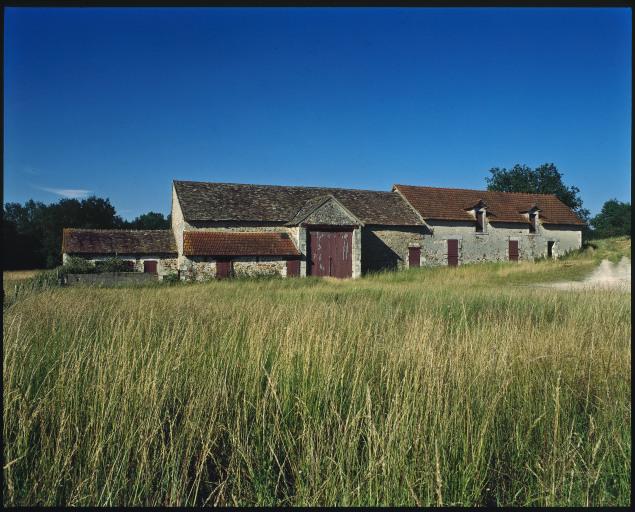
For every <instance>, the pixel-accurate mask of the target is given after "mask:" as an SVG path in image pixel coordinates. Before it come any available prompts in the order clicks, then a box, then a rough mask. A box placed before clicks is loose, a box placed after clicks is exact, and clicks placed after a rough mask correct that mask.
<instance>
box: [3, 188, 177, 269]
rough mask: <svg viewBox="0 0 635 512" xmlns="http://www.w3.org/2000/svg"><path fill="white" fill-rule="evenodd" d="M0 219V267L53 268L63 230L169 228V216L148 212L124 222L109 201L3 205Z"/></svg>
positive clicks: (58, 258) (93, 199) (90, 199)
mask: <svg viewBox="0 0 635 512" xmlns="http://www.w3.org/2000/svg"><path fill="white" fill-rule="evenodd" d="M2 213H3V219H2V242H3V248H4V249H3V251H2V268H3V269H6V270H8V269H11V270H18V269H33V268H53V267H56V266H58V265H60V264H61V262H62V254H61V251H62V230H63V229H64V228H87V229H168V228H169V227H170V223H171V219H170V215H168V216H167V217H164V216H163V214H162V213H156V212H148V213H145V214H143V215H140V216H138V217H137V218H135V219H134V220H132V221H127V220H125V219H123V218H122V217H121V216H119V215H117V212H116V211H115V207H114V206H113V205H112V204H110V200H108V199H103V198H100V197H95V196H91V197H88V198H86V199H82V200H79V199H60V200H59V201H58V202H57V203H51V204H44V203H42V202H40V201H33V200H29V201H26V202H25V203H24V204H20V203H6V204H5V205H4V209H3V212H2Z"/></svg>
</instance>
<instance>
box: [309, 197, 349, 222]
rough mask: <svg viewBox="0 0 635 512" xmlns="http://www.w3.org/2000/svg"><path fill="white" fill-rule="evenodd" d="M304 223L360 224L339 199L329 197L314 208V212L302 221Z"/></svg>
mask: <svg viewBox="0 0 635 512" xmlns="http://www.w3.org/2000/svg"><path fill="white" fill-rule="evenodd" d="M302 224H322V225H339V226H351V225H358V224H359V221H358V220H357V219H356V218H355V217H353V216H352V215H351V214H349V213H348V212H347V211H346V210H344V208H343V207H342V206H341V205H340V204H338V202H337V201H335V200H334V199H329V200H328V201H326V202H325V203H324V204H322V205H321V206H319V207H318V208H316V209H315V210H313V212H312V213H311V214H310V215H309V216H308V217H307V218H306V219H304V220H303V221H302Z"/></svg>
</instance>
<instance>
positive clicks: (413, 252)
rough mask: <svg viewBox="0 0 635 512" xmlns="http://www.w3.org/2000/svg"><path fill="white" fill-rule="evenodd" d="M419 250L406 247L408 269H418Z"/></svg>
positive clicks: (419, 260) (418, 248)
mask: <svg viewBox="0 0 635 512" xmlns="http://www.w3.org/2000/svg"><path fill="white" fill-rule="evenodd" d="M420 262H421V248H420V247H408V266H409V267H410V268H413V267H418V266H419V265H420V264H421V263H420Z"/></svg>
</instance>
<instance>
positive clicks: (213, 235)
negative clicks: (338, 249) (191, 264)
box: [183, 231, 300, 256]
mask: <svg viewBox="0 0 635 512" xmlns="http://www.w3.org/2000/svg"><path fill="white" fill-rule="evenodd" d="M183 254H184V255H185V256H300V252H299V251H298V250H297V249H296V247H295V245H294V244H293V241H292V240H291V239H290V238H289V235H288V234H287V233H263V232H241V233H237V232H226V231H223V232H217V231H213V232H212V231H184V232H183Z"/></svg>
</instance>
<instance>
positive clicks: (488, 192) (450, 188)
mask: <svg viewBox="0 0 635 512" xmlns="http://www.w3.org/2000/svg"><path fill="white" fill-rule="evenodd" d="M393 187H412V188H429V189H433V190H460V191H462V192H481V193H482V192H485V193H487V194H491V193H496V194H518V195H524V196H549V197H555V198H558V196H556V194H543V193H541V192H505V191H503V190H482V189H476V188H453V187H431V186H429V185H404V184H398V183H395V184H394V185H393Z"/></svg>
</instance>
